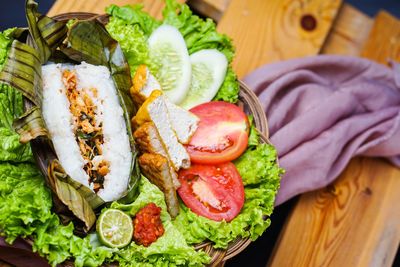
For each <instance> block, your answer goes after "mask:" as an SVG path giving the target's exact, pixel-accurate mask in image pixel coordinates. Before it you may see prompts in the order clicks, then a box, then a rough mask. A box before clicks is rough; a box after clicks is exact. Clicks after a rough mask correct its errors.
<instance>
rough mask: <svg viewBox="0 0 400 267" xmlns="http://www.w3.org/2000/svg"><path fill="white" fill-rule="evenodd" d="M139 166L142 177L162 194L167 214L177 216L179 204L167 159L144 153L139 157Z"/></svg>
mask: <svg viewBox="0 0 400 267" xmlns="http://www.w3.org/2000/svg"><path fill="white" fill-rule="evenodd" d="M139 165H140V169H141V171H142V173H143V174H144V176H146V177H147V178H148V179H149V180H150V181H151V182H152V183H153V184H155V185H156V186H157V187H158V188H159V189H160V190H161V191H162V192H163V193H164V196H165V202H166V203H167V208H168V213H169V214H170V215H171V217H172V218H175V217H176V216H177V215H178V214H179V202H178V197H177V195H176V190H175V186H174V183H173V180H172V177H171V173H170V168H169V164H168V159H167V158H165V157H164V156H161V155H160V154H151V153H144V154H143V155H141V156H140V157H139Z"/></svg>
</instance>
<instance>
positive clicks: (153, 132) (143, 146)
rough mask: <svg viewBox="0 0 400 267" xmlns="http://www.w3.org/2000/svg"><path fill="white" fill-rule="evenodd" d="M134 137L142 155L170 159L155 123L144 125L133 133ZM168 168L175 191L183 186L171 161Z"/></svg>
mask: <svg viewBox="0 0 400 267" xmlns="http://www.w3.org/2000/svg"><path fill="white" fill-rule="evenodd" d="M133 137H134V138H135V141H136V144H137V145H138V147H139V150H140V151H141V152H142V153H151V154H159V155H161V156H163V157H165V158H167V159H168V154H167V152H166V151H165V149H164V146H163V144H162V142H161V137H160V135H159V134H158V132H157V129H156V127H155V125H154V123H152V122H146V123H144V124H143V125H142V126H140V127H139V128H138V129H136V131H135V132H134V133H133ZM168 166H169V170H170V175H171V177H172V181H173V184H174V187H175V189H178V188H179V187H180V186H181V184H180V183H179V180H178V175H177V173H176V172H175V170H174V168H173V166H172V163H171V162H170V161H168Z"/></svg>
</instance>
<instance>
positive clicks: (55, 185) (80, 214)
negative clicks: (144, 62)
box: [0, 0, 140, 232]
mask: <svg viewBox="0 0 400 267" xmlns="http://www.w3.org/2000/svg"><path fill="white" fill-rule="evenodd" d="M26 17H27V21H28V25H29V34H28V32H27V30H26V29H16V30H14V32H13V34H12V36H13V37H14V38H16V39H15V40H14V41H13V43H12V45H11V48H10V50H9V54H8V57H7V60H6V62H5V64H4V67H3V70H2V71H1V72H0V82H3V83H7V84H9V85H11V86H13V87H14V88H15V89H17V90H19V91H21V92H22V94H23V95H24V97H25V109H26V112H25V113H24V114H23V115H22V116H21V117H20V118H18V119H17V120H16V121H15V122H14V124H13V126H14V128H15V130H16V131H17V132H18V133H20V135H21V138H20V141H21V142H29V141H31V142H32V149H33V151H34V153H35V156H36V158H37V161H38V165H39V167H40V169H41V171H42V172H43V174H44V175H45V177H46V181H47V184H48V186H49V187H50V188H51V190H52V192H53V200H54V201H53V202H54V210H55V211H57V212H58V214H59V215H60V218H61V220H62V221H63V222H64V223H68V222H70V221H74V223H75V226H77V225H83V227H82V229H78V231H81V230H83V231H81V232H87V231H88V230H89V229H90V228H91V227H92V226H93V224H94V223H95V220H96V216H95V210H96V209H98V208H99V207H101V206H102V205H104V204H105V202H104V201H103V200H102V199H101V198H100V197H99V196H97V194H95V193H94V192H93V191H92V190H91V189H89V188H88V187H86V186H84V185H82V184H80V183H79V182H77V181H75V180H73V179H72V178H71V177H70V176H69V175H67V174H66V173H65V171H64V169H63V168H62V166H61V164H60V162H59V161H58V159H57V157H56V155H55V153H54V149H53V146H52V143H51V141H50V138H49V133H48V130H47V129H46V124H45V122H44V119H43V117H42V114H41V104H42V89H43V86H42V83H43V82H42V73H41V65H43V64H46V63H47V62H48V61H49V60H50V61H53V62H61V63H64V62H65V63H66V62H68V63H76V62H81V61H86V62H87V63H90V64H93V65H104V66H106V67H108V68H109V70H110V72H111V75H112V78H113V81H114V84H115V86H116V88H117V93H118V97H119V100H120V103H121V106H122V108H123V110H124V118H125V121H126V126H127V132H128V135H129V140H130V145H131V151H132V154H133V160H132V164H131V177H130V183H129V188H128V192H127V194H126V195H125V196H124V197H123V198H121V199H120V201H121V202H124V203H127V202H132V201H133V200H134V199H135V197H136V196H137V185H138V181H139V178H140V171H139V168H138V164H137V156H136V155H137V150H136V148H135V143H134V139H133V135H132V131H131V124H130V118H131V117H132V116H133V115H134V112H135V111H136V108H135V106H134V105H133V102H132V100H131V99H130V96H129V89H130V87H131V77H130V71H129V65H128V63H127V61H126V60H125V57H124V55H123V52H122V50H121V47H120V45H119V44H118V42H117V41H115V40H114V39H112V38H111V37H110V35H109V34H108V32H107V31H106V30H105V28H104V26H103V25H102V24H101V23H100V22H98V21H96V20H87V21H79V20H77V21H76V23H74V25H73V26H72V27H71V28H70V30H68V28H67V27H66V22H60V21H56V20H54V19H52V18H49V17H46V16H43V15H41V14H40V13H38V11H37V3H36V2H35V1H33V0H26ZM76 219H78V220H76Z"/></svg>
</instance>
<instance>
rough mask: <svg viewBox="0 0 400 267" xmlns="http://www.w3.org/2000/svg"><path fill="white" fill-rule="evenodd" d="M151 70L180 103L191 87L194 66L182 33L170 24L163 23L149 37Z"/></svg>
mask: <svg viewBox="0 0 400 267" xmlns="http://www.w3.org/2000/svg"><path fill="white" fill-rule="evenodd" d="M148 44H149V57H150V70H151V72H152V73H153V74H154V76H155V77H156V79H157V80H158V82H159V83H160V85H161V89H162V90H163V92H164V94H165V95H166V96H167V97H168V98H169V100H170V101H171V102H173V103H174V104H179V103H180V102H181V101H182V100H183V99H184V98H185V97H186V94H187V92H188V90H189V87H190V80H191V77H192V68H191V65H190V58H189V53H188V51H187V47H186V43H185V40H184V39H183V36H182V34H181V33H180V32H179V31H178V30H177V29H176V28H175V27H172V26H170V25H161V26H160V27H158V28H157V29H156V30H155V31H154V32H153V33H152V34H151V35H150V37H149V40H148Z"/></svg>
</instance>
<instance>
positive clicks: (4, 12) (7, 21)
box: [0, 0, 400, 31]
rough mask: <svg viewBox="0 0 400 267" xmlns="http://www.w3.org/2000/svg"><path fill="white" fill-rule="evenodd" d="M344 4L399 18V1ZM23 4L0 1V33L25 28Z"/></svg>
mask: <svg viewBox="0 0 400 267" xmlns="http://www.w3.org/2000/svg"><path fill="white" fill-rule="evenodd" d="M36 1H37V2H38V3H39V11H40V12H41V13H43V14H45V13H46V12H47V11H48V10H49V9H50V7H51V5H52V4H53V3H54V2H55V1H54V0H36ZM82 1H85V0H82ZM99 1H101V0H99ZM160 1H161V0H160ZM253 1H254V0H253ZM258 1H268V0H258ZM327 1H329V0H327ZM344 1H345V0H344ZM345 2H347V3H349V4H352V5H353V6H355V7H356V8H358V9H359V10H361V11H363V12H364V13H366V14H368V15H369V16H374V15H375V14H376V13H377V12H378V10H380V9H385V10H387V11H389V12H390V13H392V14H393V15H395V16H397V17H398V18H400V0H347V1H345ZM24 3H25V0H0V31H2V30H4V29H7V28H10V27H23V26H26V23H25V13H24Z"/></svg>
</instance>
